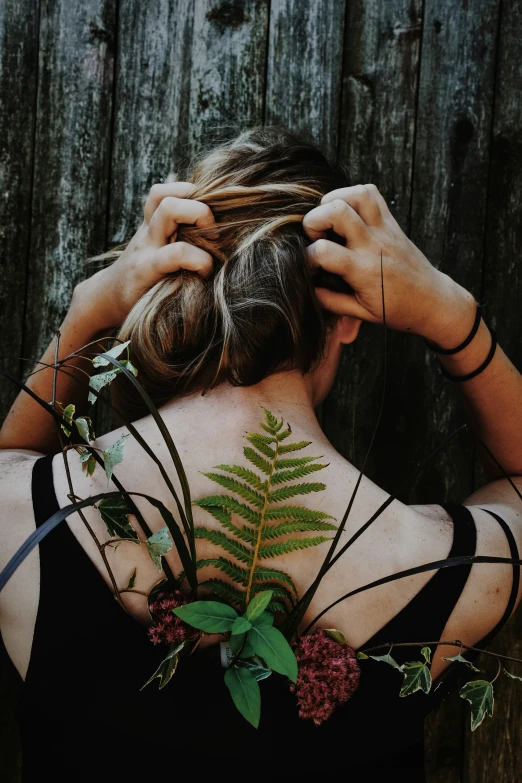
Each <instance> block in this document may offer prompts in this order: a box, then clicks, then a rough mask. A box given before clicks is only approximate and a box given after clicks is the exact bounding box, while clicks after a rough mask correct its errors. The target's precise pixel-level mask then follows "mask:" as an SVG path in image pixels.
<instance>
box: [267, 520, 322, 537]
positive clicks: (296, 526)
mask: <svg viewBox="0 0 522 783" xmlns="http://www.w3.org/2000/svg"><path fill="white" fill-rule="evenodd" d="M319 530H324V531H326V530H337V526H336V525H332V524H331V523H330V522H321V521H320V520H319V519H313V520H307V519H301V520H299V521H298V522H280V523H279V524H278V525H267V526H266V527H265V528H264V529H263V535H262V538H261V540H262V541H268V540H270V539H273V538H279V536H285V535H287V534H288V533H308V532H315V531H319Z"/></svg>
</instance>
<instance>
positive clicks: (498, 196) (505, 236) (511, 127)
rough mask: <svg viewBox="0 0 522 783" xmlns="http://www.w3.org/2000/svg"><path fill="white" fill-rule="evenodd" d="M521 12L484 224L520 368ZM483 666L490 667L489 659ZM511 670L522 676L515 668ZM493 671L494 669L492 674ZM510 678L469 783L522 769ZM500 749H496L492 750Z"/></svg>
mask: <svg viewBox="0 0 522 783" xmlns="http://www.w3.org/2000/svg"><path fill="white" fill-rule="evenodd" d="M521 40H522V6H521V5H520V3H519V2H517V0H506V1H505V2H504V3H503V4H502V17H501V25H500V35H499V54H498V65H497V74H496V82H495V104H494V120H493V133H492V145H491V158H490V186H489V193H488V207H487V222H486V231H487V234H486V254H485V262H484V282H483V292H482V299H483V301H484V303H485V304H486V307H487V316H486V317H487V318H488V320H489V322H490V323H491V325H492V326H493V327H494V328H495V329H496V331H497V335H498V338H499V342H500V344H501V345H502V347H503V348H504V349H505V350H506V352H507V354H508V356H509V357H510V358H511V360H512V361H513V363H514V364H515V366H516V367H517V368H518V369H519V370H522V340H521V336H520V335H521V334H522V308H521V306H520V303H521V301H522V268H521V265H520V258H521V257H522V228H521V216H520V196H521V193H522V104H521V102H520V88H521V85H522V62H521V60H520V53H519V50H520V41H521ZM521 639H522V614H521V612H520V609H519V610H518V612H517V614H516V615H515V617H514V618H513V619H512V620H511V622H510V623H509V624H508V626H507V628H505V630H504V631H503V633H502V634H500V636H499V637H498V638H497V639H496V640H495V642H494V644H493V645H492V649H494V650H495V651H496V652H499V653H503V654H504V655H512V656H515V657H519V658H520V657H522V642H521ZM484 663H486V662H485V661H484ZM506 668H507V669H508V670H509V671H512V672H513V673H514V674H522V672H521V671H520V667H519V666H517V664H511V665H509V664H508V665H507V666H506ZM494 670H495V666H494V665H493V673H494ZM517 684H518V685H519V684H520V683H516V682H513V680H509V679H508V678H507V677H505V676H501V677H500V678H499V679H498V680H497V681H496V682H495V686H494V687H495V715H494V718H493V720H487V721H486V722H485V723H484V724H483V725H482V726H481V727H480V729H479V730H477V731H475V732H473V734H472V733H471V732H470V731H469V729H468V743H467V744H468V748H467V751H468V752H467V757H466V764H465V780H466V783H468V781H469V783H485V781H491V780H498V781H515V780H518V779H520V775H521V770H522V729H521V726H520V708H521V698H520V689H519V688H514V687H513V685H517ZM493 749H494V751H493Z"/></svg>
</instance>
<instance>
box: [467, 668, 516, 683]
mask: <svg viewBox="0 0 522 783" xmlns="http://www.w3.org/2000/svg"><path fill="white" fill-rule="evenodd" d="M502 668H504V667H502ZM477 671H478V669H477ZM504 674H507V676H508V677H511V679H512V680H520V681H521V682H522V677H519V676H518V674H511V672H508V670H507V669H504Z"/></svg>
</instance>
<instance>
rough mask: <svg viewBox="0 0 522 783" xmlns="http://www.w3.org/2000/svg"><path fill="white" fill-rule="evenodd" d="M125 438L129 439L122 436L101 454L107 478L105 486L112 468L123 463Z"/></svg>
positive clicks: (108, 481)
mask: <svg viewBox="0 0 522 783" xmlns="http://www.w3.org/2000/svg"><path fill="white" fill-rule="evenodd" d="M127 438H130V435H122V437H121V438H118V440H117V441H116V442H115V443H113V444H112V446H109V448H108V449H105V451H104V452H103V461H104V462H105V474H106V476H107V486H109V484H110V481H111V478H112V473H113V470H114V468H115V467H116V465H119V464H120V462H122V461H123V446H124V444H125V441H126V440H127Z"/></svg>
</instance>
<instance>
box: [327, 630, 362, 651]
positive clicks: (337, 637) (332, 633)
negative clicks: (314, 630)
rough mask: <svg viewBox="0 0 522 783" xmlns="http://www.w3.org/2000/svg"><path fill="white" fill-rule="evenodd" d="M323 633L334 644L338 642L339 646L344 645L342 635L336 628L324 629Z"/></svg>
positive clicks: (344, 641) (344, 640)
mask: <svg viewBox="0 0 522 783" xmlns="http://www.w3.org/2000/svg"><path fill="white" fill-rule="evenodd" d="M324 632H325V634H326V635H327V636H329V637H330V639H333V640H334V642H339V644H346V639H345V636H344V633H343V632H342V631H338V630H337V628H325V629H324ZM363 655H364V653H363ZM365 657H367V656H365Z"/></svg>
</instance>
